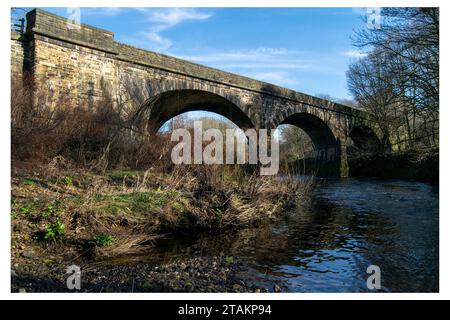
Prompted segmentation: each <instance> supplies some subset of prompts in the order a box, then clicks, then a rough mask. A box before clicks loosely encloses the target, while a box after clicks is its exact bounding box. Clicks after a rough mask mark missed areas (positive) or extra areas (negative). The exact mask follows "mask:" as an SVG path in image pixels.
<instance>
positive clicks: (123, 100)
mask: <svg viewBox="0 0 450 320" xmlns="http://www.w3.org/2000/svg"><path fill="white" fill-rule="evenodd" d="M26 20H27V23H26V29H25V31H24V32H23V34H19V33H16V32H12V34H11V35H12V36H11V72H12V77H13V78H14V79H19V80H20V79H21V78H22V79H24V78H25V77H24V75H25V74H27V75H30V77H31V79H32V81H33V83H34V86H35V88H36V90H37V91H39V90H40V91H43V92H45V93H46V94H47V98H48V99H49V101H48V103H54V104H56V103H57V101H60V99H61V98H62V97H64V99H65V100H64V101H65V103H69V104H71V105H73V106H74V107H76V106H80V105H89V104H92V105H94V102H96V101H101V100H102V99H104V98H108V99H110V101H112V103H113V104H114V105H115V106H122V107H124V106H125V107H129V108H136V107H137V106H138V107H144V108H145V107H148V110H150V112H148V114H149V118H150V119H149V121H152V123H155V124H156V125H157V126H161V125H162V124H163V123H164V122H166V121H167V120H169V119H171V118H172V117H174V116H176V115H178V114H181V113H183V112H186V111H193V110H205V111H212V112H215V113H218V114H220V115H222V116H225V117H227V118H228V119H230V120H231V121H232V122H234V123H235V124H236V125H237V126H239V127H240V128H242V129H247V128H256V129H260V128H266V129H275V128H276V127H277V126H278V125H280V124H292V125H296V126H298V127H300V128H301V129H302V130H304V131H305V132H306V133H307V134H308V135H309V136H310V138H311V140H312V142H313V144H314V146H315V149H316V150H317V153H316V155H315V156H316V158H317V159H316V160H318V161H321V162H328V163H333V164H334V165H335V168H336V172H335V173H336V174H339V175H340V176H342V177H346V176H347V175H348V171H349V168H348V162H347V145H348V141H352V142H353V144H354V145H357V146H359V147H362V148H364V147H367V146H371V148H372V147H373V146H374V145H377V144H378V143H379V141H380V140H381V139H382V137H381V136H380V131H379V130H378V129H377V127H376V126H375V125H374V123H373V122H372V121H371V120H370V114H367V113H365V112H363V111H360V110H357V109H354V108H350V107H348V106H344V105H341V104H338V103H334V102H331V101H328V100H324V99H319V98H316V97H313V96H310V95H306V94H303V93H299V92H295V91H293V90H289V89H285V88H282V87H278V86H275V85H272V84H268V83H265V82H261V81H257V80H253V79H250V78H247V77H243V76H239V75H236V74H232V73H228V72H224V71H221V70H217V69H213V68H209V67H206V66H202V65H198V64H195V63H191V62H188V61H184V60H180V59H177V58H174V57H170V56H166V55H162V54H158V53H155V52H151V51H147V50H142V49H138V48H135V47H132V46H129V45H125V44H122V43H118V42H116V41H114V34H113V33H112V32H110V31H107V30H102V29H98V28H95V27H92V26H89V25H85V24H75V23H73V22H71V21H69V20H67V19H66V18H63V17H60V16H57V15H54V14H52V13H49V12H46V11H44V10H40V9H35V10H32V11H30V12H28V14H27V16H26ZM141 109H142V108H141ZM349 138H350V139H349Z"/></svg>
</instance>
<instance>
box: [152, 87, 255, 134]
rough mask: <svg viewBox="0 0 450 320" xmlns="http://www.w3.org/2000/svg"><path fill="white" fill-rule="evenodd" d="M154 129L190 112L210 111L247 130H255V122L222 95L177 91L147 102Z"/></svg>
mask: <svg viewBox="0 0 450 320" xmlns="http://www.w3.org/2000/svg"><path fill="white" fill-rule="evenodd" d="M144 108H145V109H147V108H148V110H149V111H148V116H149V120H150V121H151V123H152V127H154V128H156V130H157V129H158V128H160V127H161V126H162V125H163V124H164V123H165V122H166V121H167V120H169V119H171V118H173V117H175V116H177V115H180V114H182V113H185V112H189V111H210V112H214V113H217V114H219V115H221V116H224V117H225V118H227V119H229V120H230V121H232V122H233V123H235V124H236V125H237V126H238V127H239V128H241V129H243V130H246V129H249V128H254V127H255V126H254V122H253V121H252V120H251V119H250V117H249V116H248V115H247V114H246V112H245V111H243V110H242V109H241V108H240V107H239V106H238V105H237V103H236V102H232V101H231V99H228V98H225V97H223V96H222V95H219V94H217V93H213V92H210V91H204V90H198V89H175V90H169V91H164V92H161V93H158V94H156V95H154V96H153V97H152V98H151V99H149V100H147V101H146V102H145V104H144Z"/></svg>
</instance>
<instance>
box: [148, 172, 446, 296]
mask: <svg viewBox="0 0 450 320" xmlns="http://www.w3.org/2000/svg"><path fill="white" fill-rule="evenodd" d="M193 254H197V255H198V254H225V255H227V256H232V257H239V258H240V259H242V260H243V261H244V262H245V263H246V265H248V268H247V269H246V270H245V271H244V272H243V273H244V274H243V275H242V276H244V277H246V276H247V277H249V278H251V279H253V281H254V282H255V284H257V285H261V286H266V287H269V288H270V287H273V284H277V285H279V286H280V287H281V288H282V290H283V291H288V292H365V291H371V290H369V289H368V288H367V284H366V280H367V278H368V276H369V274H368V273H367V268H368V266H370V265H377V266H379V267H380V270H381V286H382V288H381V290H379V291H384V292H399V291H401V292H428V291H438V290H439V196H438V190H437V188H436V187H432V186H431V185H428V184H425V183H418V182H408V181H401V180H376V179H347V180H336V181H326V182H323V183H322V184H321V186H320V187H319V188H318V190H317V191H316V192H315V193H314V195H313V201H312V204H311V205H310V206H308V208H302V209H298V210H296V211H295V212H292V213H291V214H290V215H289V217H288V218H286V219H284V220H283V221H281V222H277V223H275V224H271V225H265V226H260V227H257V228H252V229H245V230H241V231H238V232H236V233H232V234H221V235H204V234H203V235H198V236H197V237H195V238H187V239H186V238H184V239H177V240H165V241H164V242H163V243H162V244H160V245H159V246H158V247H157V248H156V252H154V253H152V255H151V256H152V260H153V262H154V263H156V261H157V262H159V263H161V262H163V261H165V262H168V261H173V260H177V259H180V258H183V257H189V256H192V255H193ZM155 259H156V260H155Z"/></svg>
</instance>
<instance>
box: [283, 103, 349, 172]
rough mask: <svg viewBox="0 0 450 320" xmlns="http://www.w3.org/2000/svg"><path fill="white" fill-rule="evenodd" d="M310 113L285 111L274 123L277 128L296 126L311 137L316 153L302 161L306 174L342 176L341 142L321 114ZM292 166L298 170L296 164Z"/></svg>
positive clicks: (304, 110)
mask: <svg viewBox="0 0 450 320" xmlns="http://www.w3.org/2000/svg"><path fill="white" fill-rule="evenodd" d="M289 111H291V112H289ZM308 111H310V110H307V109H303V110H302V111H301V112H292V110H288V111H286V110H283V111H282V112H280V113H278V117H277V118H276V121H274V123H276V126H278V125H284V124H289V125H294V126H296V127H299V128H300V129H302V130H303V131H304V132H305V133H306V134H307V135H308V136H309V137H310V139H311V141H312V143H313V145H314V151H313V152H310V153H308V154H305V159H303V160H302V161H301V164H303V170H306V171H305V172H304V173H313V174H316V175H318V176H339V175H341V169H340V164H341V149H340V141H339V139H338V138H337V137H336V135H335V133H334V132H333V130H332V128H331V127H330V126H329V124H328V123H327V122H326V121H324V120H323V119H322V117H320V114H314V113H312V112H308ZM292 165H293V166H294V167H292V168H294V170H296V164H295V163H293V164H292ZM305 165H306V166H305Z"/></svg>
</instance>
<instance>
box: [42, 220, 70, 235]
mask: <svg viewBox="0 0 450 320" xmlns="http://www.w3.org/2000/svg"><path fill="white" fill-rule="evenodd" d="M65 231H66V227H65V225H64V223H62V222H60V221H56V222H55V223H52V224H51V225H49V226H47V227H46V228H45V234H44V239H45V240H49V239H56V238H58V237H60V236H62V235H63V234H64V233H65Z"/></svg>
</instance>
